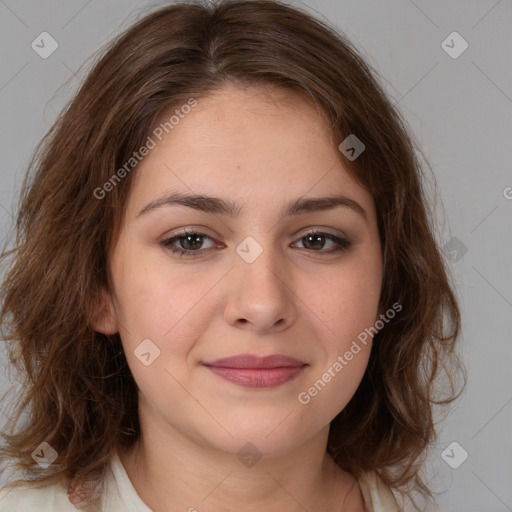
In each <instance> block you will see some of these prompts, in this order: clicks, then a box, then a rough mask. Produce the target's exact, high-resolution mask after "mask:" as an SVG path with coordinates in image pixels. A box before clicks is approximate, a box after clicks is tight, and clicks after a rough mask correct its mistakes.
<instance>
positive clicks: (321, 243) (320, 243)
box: [160, 230, 352, 257]
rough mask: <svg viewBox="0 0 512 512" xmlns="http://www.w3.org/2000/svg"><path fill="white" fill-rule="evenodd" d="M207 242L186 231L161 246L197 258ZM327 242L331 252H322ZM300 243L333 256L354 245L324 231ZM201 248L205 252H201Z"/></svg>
mask: <svg viewBox="0 0 512 512" xmlns="http://www.w3.org/2000/svg"><path fill="white" fill-rule="evenodd" d="M205 240H210V241H211V242H213V239H212V238H211V237H210V236H208V235H207V234H205V233H201V232H199V231H194V230H184V232H183V233H182V234H180V235H177V236H174V237H172V238H167V239H165V240H163V241H162V242H160V245H162V247H164V248H166V249H169V250H171V251H172V253H173V254H178V255H179V256H180V257H182V256H187V257H196V256H200V255H201V254H202V253H204V252H205V249H204V247H203V248H202V246H203V244H204V242H205ZM325 240H327V241H328V242H330V243H331V250H328V251H326V250H322V249H324V248H325V245H326V242H325ZM299 242H300V243H302V244H303V245H305V247H304V249H306V250H308V251H311V252H318V253H321V254H332V253H336V252H342V251H346V250H347V249H348V248H349V247H350V246H351V245H352V242H350V240H348V239H346V238H342V237H338V236H336V235H333V234H331V233H324V232H322V231H310V232H309V233H306V234H305V235H304V236H303V237H301V238H300V240H299ZM296 243H298V242H296ZM214 245H215V244H213V245H212V246H210V248H211V247H213V246H214ZM327 245H329V244H327ZM201 248H202V249H203V250H201ZM207 249H208V248H207Z"/></svg>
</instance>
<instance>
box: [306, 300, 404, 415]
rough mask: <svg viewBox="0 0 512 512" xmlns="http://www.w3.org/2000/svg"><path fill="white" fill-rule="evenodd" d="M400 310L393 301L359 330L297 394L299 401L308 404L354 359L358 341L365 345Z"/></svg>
mask: <svg viewBox="0 0 512 512" xmlns="http://www.w3.org/2000/svg"><path fill="white" fill-rule="evenodd" d="M400 311H402V305H401V304H400V303H399V302H395V303H394V304H393V306H392V307H391V308H389V309H388V310H387V311H386V312H385V313H383V314H381V315H380V318H379V320H377V321H376V322H375V323H374V324H373V326H372V327H367V328H365V329H364V331H361V332H360V333H359V334H358V335H357V339H355V340H353V341H352V343H351V345H350V348H349V349H348V350H347V351H346V352H345V353H344V354H343V355H339V356H338V357H337V359H336V361H334V363H333V364H332V365H331V366H330V367H329V368H327V370H326V371H325V372H324V373H323V374H322V375H321V377H320V378H319V379H318V380H317V381H315V383H314V384H313V385H312V386H311V387H309V388H308V389H307V390H306V391H301V392H300V393H299V394H298V396H297V400H298V401H299V403H300V404H302V405H307V404H309V402H311V399H312V398H313V397H315V396H317V395H318V393H320V392H321V391H322V390H323V389H324V388H325V387H326V385H327V384H328V383H329V382H331V380H332V379H334V378H335V377H336V376H337V375H338V374H339V373H340V372H341V371H342V370H343V368H345V366H347V365H348V364H349V363H350V361H352V359H354V356H356V355H357V354H359V352H361V350H362V349H361V345H359V343H358V341H359V342H360V343H362V344H363V345H364V346H366V345H367V344H368V339H369V338H370V339H372V338H373V336H375V334H377V333H378V332H379V331H380V330H381V329H382V328H383V327H384V325H385V324H387V323H389V321H390V320H392V319H393V318H395V315H396V314H397V313H399V312H400Z"/></svg>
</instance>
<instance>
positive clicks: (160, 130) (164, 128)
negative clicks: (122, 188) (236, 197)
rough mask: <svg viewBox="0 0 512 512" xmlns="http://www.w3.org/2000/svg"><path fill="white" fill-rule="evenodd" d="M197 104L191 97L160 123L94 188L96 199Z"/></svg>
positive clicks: (111, 186) (126, 173) (107, 190)
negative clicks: (101, 183)
mask: <svg viewBox="0 0 512 512" xmlns="http://www.w3.org/2000/svg"><path fill="white" fill-rule="evenodd" d="M195 106H197V100H196V99H195V98H189V100H188V101H187V103H185V104H184V105H182V106H181V107H180V108H177V109H176V110H175V111H174V114H173V115H172V116H170V117H169V120H168V121H166V122H164V123H160V124H159V125H158V126H157V127H156V128H155V129H154V130H153V131H152V132H151V135H148V138H147V139H146V142H145V144H143V145H142V146H141V147H140V148H139V150H138V151H134V152H133V153H132V156H131V157H130V158H129V159H128V160H127V161H126V162H125V163H124V165H122V166H121V167H119V169H117V171H116V172H114V174H112V176H111V177H110V178H109V179H108V180H107V181H106V182H105V183H104V184H103V186H101V187H97V188H95V189H94V192H93V195H94V197H95V198H96V199H104V198H105V196H106V195H107V192H111V191H112V190H113V189H114V187H115V186H116V185H117V184H118V183H120V182H121V180H122V179H123V178H125V177H126V176H127V175H128V174H129V173H130V171H131V170H132V169H133V168H134V167H135V166H136V165H137V164H138V163H139V162H141V161H142V159H143V158H144V157H145V156H147V155H148V154H149V152H150V151H151V150H152V149H155V148H156V146H157V144H158V143H159V142H161V141H162V139H163V138H164V133H165V134H168V133H169V132H170V131H171V130H173V129H174V127H175V126H177V125H178V124H179V122H180V120H181V119H183V118H184V117H185V116H186V115H187V114H189V113H190V111H191V110H192V108H193V107H195Z"/></svg>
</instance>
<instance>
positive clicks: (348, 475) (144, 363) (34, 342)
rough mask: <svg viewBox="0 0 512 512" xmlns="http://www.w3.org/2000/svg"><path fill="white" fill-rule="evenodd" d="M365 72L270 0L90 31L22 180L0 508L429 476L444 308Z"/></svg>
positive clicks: (298, 494) (407, 485)
mask: <svg viewBox="0 0 512 512" xmlns="http://www.w3.org/2000/svg"><path fill="white" fill-rule="evenodd" d="M373 73H374V72H373V71H371V70H370V68H369V66H368V65H367V64H366V63H365V62H364V61H363V60H362V59H361V57H360V56H358V54H357V52H356V51H355V50H354V48H353V47H352V46H351V45H350V43H349V42H348V41H346V40H345V39H344V38H343V37H342V36H340V35H338V34H336V33H335V32H334V31H333V30H332V29H330V28H329V27H327V26H326V25H324V24H322V23H321V22H319V21H317V20H314V19H312V18H311V17H310V16H308V15H306V14H304V13H302V12H300V11H298V10H296V9H293V8H291V7H288V6H286V5H284V4H281V3H279V2H274V1H250V2H246V1H231V2H222V3H220V4H218V5H217V6H213V5H209V6H203V5H198V4H195V3H183V4H177V5H173V6H169V7H165V8H163V9H160V10H158V11H156V12H154V13H152V14H150V15H149V16H146V17H145V18H144V19H142V20H141V21H140V22H138V23H137V24H136V25H134V26H133V27H132V28H130V29H129V30H128V31H126V33H124V34H123V35H122V36H120V37H119V38H118V39H117V40H116V41H114V42H113V43H112V45H111V46H110V48H109V49H108V51H107V52H106V53H105V55H104V56H103V57H102V58H101V60H100V61H99V62H98V63H97V64H96V66H95V67H94V69H93V70H92V71H91V72H90V74H89V76H88V78H87V80H86V81H85V83H84V84H83V85H82V87H81V89H80V91H79V92H78V94H77V95H76V97H75V98H74V99H73V100H72V102H71V103H70V105H69V107H68V108H67V110H66V111H65V112H64V113H63V114H62V116H61V117H60V118H59V120H58V121H57V123H56V124H55V126H54V127H53V129H52V130H51V132H50V133H49V134H48V137H47V138H46V140H45V141H44V145H43V146H42V148H41V151H40V152H39V153H38V155H37V157H36V158H35V159H34V165H33V168H34V171H35V173H34V176H33V177H32V179H31V180H28V179H27V182H26V183H25V188H24V193H23V195H22V198H21V207H20V212H19V221H18V230H19V238H18V245H17V247H16V248H15V250H14V251H13V255H14V258H13V262H12V264H11V267H10V269H9V272H8V274H7V276H6V279H5V281H4V285H3V288H2V295H3V309H2V320H3V321H4V323H5V325H6V328H5V335H4V337H5V339H7V340H9V341H8V344H9V348H10V356H11V361H12V363H13V364H14V365H16V366H17V368H18V369H19V370H20V372H21V373H22V374H23V375H25V376H26V385H25V387H24V389H23V393H24V395H23V399H22V400H20V402H19V408H18V410H17V416H15V418H14V421H13V433H12V434H5V435H4V438H5V440H6V444H5V446H4V447H3V448H2V451H1V452H0V453H1V458H2V461H7V460H8V459H14V461H15V463H16V464H17V466H16V467H18V468H20V469H23V470H25V471H27V472H29V475H30V476H31V478H32V479H33V480H37V481H38V484H39V485H38V486H36V485H35V482H26V481H25V482H24V481H21V482H18V483H20V484H22V486H11V487H8V488H6V489H4V490H3V491H2V493H3V494H1V495H0V507H3V508H2V510H6V511H10V510H20V509H22V508H21V507H26V508H30V506H35V505H36V504H37V506H38V510H53V511H61V510H62V511H64V510H75V509H76V508H87V507H88V508H90V509H91V510H98V509H99V510H109V511H110V510H133V511H142V510H144V511H146V510H154V511H160V510H162V511H163V510H165V511H169V510H189V511H190V512H192V511H194V510H197V511H220V510H231V509H232V508H233V507H234V506H235V505H238V506H242V507H243V509H244V510H247V511H250V510H266V511H274V510H276V511H277V510H287V511H290V512H292V511H295V510H297V511H299V510H332V511H340V510H341V511H350V512H360V511H372V512H391V511H397V510H399V507H400V506H401V504H402V503H405V498H409V499H411V500H414V493H413V491H415V490H416V491H420V493H422V494H423V495H425V496H427V497H428V496H429V495H430V491H429V489H428V487H427V486H426V485H425V484H424V482H423V481H422V479H421V477H420V474H419V473H420V470H421V463H422V460H423V458H424V456H425V453H426V450H427V448H428V447H429V445H430V444H431V443H432V441H433V439H434V438H435V430H434V424H433V418H432V405H433V404H434V403H448V402H449V401H451V400H452V399H453V398H454V396H453V395H454V391H453V386H452V387H451V388H450V389H449V390H448V392H447V394H446V395H445V397H444V398H439V396H438V395H437V394H435V393H437V391H438V388H437V386H436V384H437V382H438V381H439V377H440V376H441V375H440V373H441V369H443V368H445V367H446V364H447V363H448V362H449V361H451V362H453V363H454V364H456V363H457V360H456V356H455V343H456V340H457V336H458V332H459V326H460V317H459V310H458V306H457V301H456V299H455V296H454V294H453V291H452V289H451V287H450V284H449V282H448V277H447V275H446V270H445V268H444V265H443V261H442V258H441V256H440V252H439V249H438V247H437V244H436V242H435V240H434V237H433V235H432V232H431V229H430V224H429V219H428V216H427V206H426V204H425V200H424V198H423V194H422V190H421V185H420V168H419V164H418V162H417V161H416V159H415V156H414V149H413V145H412V142H411V140H410V138H409V136H408V134H407V132H406V130H405V128H404V125H403V123H402V121H401V120H400V117H399V116H398V114H397V113H396V112H395V111H394V109H393V108H392V106H391V104H390V102H389V101H388V100H387V98H386V97H385V94H384V93H383V91H382V89H381V88H380V87H379V85H378V84H377V82H376V80H375V78H374V76H373ZM434 396H436V397H437V398H436V399H435V398H434ZM26 406H30V412H31V415H30V421H29V422H28V423H27V424H25V425H24V426H22V427H19V428H18V429H17V430H16V431H14V425H15V423H16V420H17V418H18V417H19V414H21V412H22V410H23V409H24V408H25V407H26ZM34 461H35V462H34ZM25 480H28V478H27V479H25ZM45 507H46V508H45Z"/></svg>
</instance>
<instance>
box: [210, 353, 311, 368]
mask: <svg viewBox="0 0 512 512" xmlns="http://www.w3.org/2000/svg"><path fill="white" fill-rule="evenodd" d="M203 364H204V365H205V366H216V367H219V368H295V367H300V366H304V365H305V364H306V363H304V362H303V361H299V360H297V359H294V358H293V357H288V356H284V355H280V354H276V355H272V356H266V357H259V356H255V355H251V354H240V355H236V356H231V357H223V358H222V359H216V360H215V361H205V362H203Z"/></svg>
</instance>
